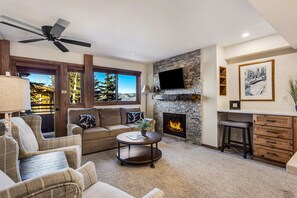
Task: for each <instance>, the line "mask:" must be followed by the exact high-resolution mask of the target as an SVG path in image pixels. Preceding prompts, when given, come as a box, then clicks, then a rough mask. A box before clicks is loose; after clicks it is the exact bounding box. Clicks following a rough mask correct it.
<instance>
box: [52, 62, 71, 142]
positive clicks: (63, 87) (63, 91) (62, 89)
mask: <svg viewBox="0 0 297 198" xmlns="http://www.w3.org/2000/svg"><path fill="white" fill-rule="evenodd" d="M58 76H59V90H57V93H58V94H59V96H60V97H59V99H60V101H59V102H60V103H59V111H56V114H59V115H56V116H57V118H58V119H56V120H55V121H56V125H57V126H59V127H57V128H58V131H56V136H57V137H61V136H67V110H68V69H67V64H61V66H60V67H59V75H58Z"/></svg>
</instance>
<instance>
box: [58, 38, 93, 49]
mask: <svg viewBox="0 0 297 198" xmlns="http://www.w3.org/2000/svg"><path fill="white" fill-rule="evenodd" d="M59 41H61V42H64V43H69V44H73V45H79V46H83V47H91V44H90V43H85V42H81V41H75V40H70V39H63V38H61V39H59Z"/></svg>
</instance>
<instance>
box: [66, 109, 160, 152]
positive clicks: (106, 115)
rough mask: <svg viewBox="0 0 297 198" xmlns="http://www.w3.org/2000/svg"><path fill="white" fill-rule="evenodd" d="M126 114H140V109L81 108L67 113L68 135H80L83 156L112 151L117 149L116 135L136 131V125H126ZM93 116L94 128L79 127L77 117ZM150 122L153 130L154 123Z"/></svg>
mask: <svg viewBox="0 0 297 198" xmlns="http://www.w3.org/2000/svg"><path fill="white" fill-rule="evenodd" d="M128 112H140V108H100V109H97V108H83V109H70V110H69V111H68V124H67V133H68V135H73V134H80V135H81V137H82V152H83V154H88V153H93V152H97V151H102V150H107V149H112V148H116V147H117V143H116V137H117V135H119V134H121V133H125V132H129V131H137V130H139V129H138V128H136V126H137V125H136V124H135V123H134V124H128V123H127V120H128V119H127V113H128ZM83 114H93V115H94V116H95V119H96V126H95V127H93V128H88V129H83V128H82V127H80V126H79V115H83ZM146 119H148V120H149V121H151V123H152V125H153V128H154V126H155V121H154V120H153V119H149V118H146Z"/></svg>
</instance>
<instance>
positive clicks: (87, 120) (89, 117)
mask: <svg viewBox="0 0 297 198" xmlns="http://www.w3.org/2000/svg"><path fill="white" fill-rule="evenodd" d="M79 126H80V127H82V128H83V129H89V128H93V127H95V126H96V118H95V116H94V115H93V114H82V115H79Z"/></svg>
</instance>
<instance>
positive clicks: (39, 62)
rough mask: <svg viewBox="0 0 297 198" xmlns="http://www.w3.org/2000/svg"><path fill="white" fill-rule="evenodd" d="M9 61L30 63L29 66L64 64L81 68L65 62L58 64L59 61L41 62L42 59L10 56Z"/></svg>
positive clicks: (79, 65) (78, 65)
mask: <svg viewBox="0 0 297 198" xmlns="http://www.w3.org/2000/svg"><path fill="white" fill-rule="evenodd" d="M10 58H11V60H13V61H16V62H21V63H30V64H34V63H36V64H39V65H56V66H60V65H62V64H66V65H68V66H72V67H82V65H81V64H75V63H66V62H60V61H52V60H43V59H36V58H26V57H21V56H10Z"/></svg>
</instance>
